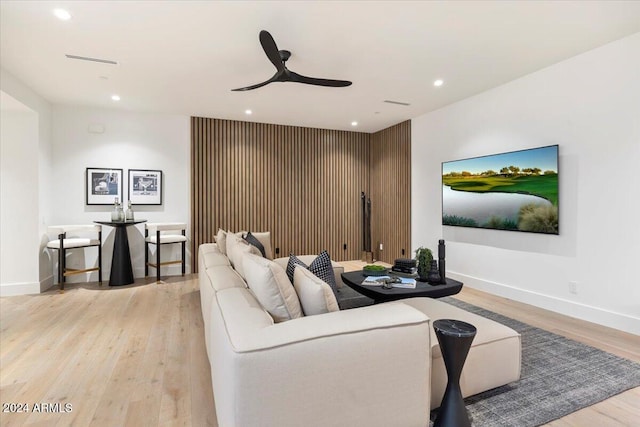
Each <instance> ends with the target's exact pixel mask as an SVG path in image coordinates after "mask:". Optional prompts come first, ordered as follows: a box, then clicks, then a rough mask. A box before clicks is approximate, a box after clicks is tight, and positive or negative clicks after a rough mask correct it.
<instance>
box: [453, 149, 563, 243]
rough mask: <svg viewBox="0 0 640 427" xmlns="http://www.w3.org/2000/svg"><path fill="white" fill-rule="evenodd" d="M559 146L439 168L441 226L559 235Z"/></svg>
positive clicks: (494, 156)
mask: <svg viewBox="0 0 640 427" xmlns="http://www.w3.org/2000/svg"><path fill="white" fill-rule="evenodd" d="M558 179H559V176H558V146H557V145H550V146H547V147H540V148H532V149H529V150H521V151H512V152H509V153H502V154H493V155H490V156H482V157H474V158H471V159H464V160H454V161H450V162H443V163H442V224H443V225H452V226H461V227H476V228H489V229H498V230H512V231H526V232H533V233H545V234H559V233H558Z"/></svg>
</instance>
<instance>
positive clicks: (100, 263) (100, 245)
mask: <svg viewBox="0 0 640 427" xmlns="http://www.w3.org/2000/svg"><path fill="white" fill-rule="evenodd" d="M98 282H99V283H100V286H102V236H101V238H100V244H99V245H98Z"/></svg>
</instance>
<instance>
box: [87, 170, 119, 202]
mask: <svg viewBox="0 0 640 427" xmlns="http://www.w3.org/2000/svg"><path fill="white" fill-rule="evenodd" d="M86 184H87V189H86V190H87V191H86V202H87V205H112V204H113V203H114V201H115V198H116V197H117V198H118V201H120V202H122V169H107V168H87V171H86Z"/></svg>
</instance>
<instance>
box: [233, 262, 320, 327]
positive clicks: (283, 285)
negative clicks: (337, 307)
mask: <svg viewBox="0 0 640 427" xmlns="http://www.w3.org/2000/svg"><path fill="white" fill-rule="evenodd" d="M242 261H243V264H244V265H243V269H244V272H245V274H246V281H247V285H249V289H251V291H252V292H253V294H254V295H255V296H256V299H257V300H258V302H260V305H262V307H263V308H264V309H265V310H266V311H267V312H268V313H269V314H270V315H271V317H273V320H274V321H275V322H276V323H278V322H284V321H286V320H291V319H296V318H298V317H302V307H300V301H299V300H298V296H297V295H296V291H295V290H294V289H293V286H291V282H289V278H288V277H287V273H286V272H285V271H284V269H283V268H282V267H280V266H279V265H278V264H276V263H275V262H273V261H271V260H268V259H266V258H263V257H262V256H261V255H251V254H246V255H244V257H243V260H242ZM329 290H331V289H329Z"/></svg>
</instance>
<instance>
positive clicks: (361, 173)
mask: <svg viewBox="0 0 640 427" xmlns="http://www.w3.org/2000/svg"><path fill="white" fill-rule="evenodd" d="M369 147H370V134H366V133H359V132H346V131H335V130H324V129H312V128H303V127H294V126H282V125H272V124H263V123H249V122H240V121H232V120H221V119H210V118H200V117H192V118H191V173H192V176H191V182H192V184H193V185H192V190H191V191H192V193H191V200H192V210H191V228H192V238H191V244H192V253H194V254H197V248H198V246H199V245H200V244H202V243H206V242H213V238H214V236H215V234H216V232H217V230H218V228H223V229H226V230H232V231H239V230H251V231H267V230H268V231H271V241H272V245H273V248H274V251H275V248H279V254H277V255H275V256H276V257H277V256H287V255H288V254H289V253H295V254H313V253H318V252H320V251H321V250H323V249H326V250H327V251H329V254H330V255H331V257H332V259H335V260H348V259H358V258H360V256H361V250H362V231H361V230H362V229H361V217H360V215H361V212H360V192H361V191H365V192H367V193H368V192H369V158H370V151H369ZM344 244H346V245H347V249H346V250H345V249H343V245H344ZM193 260H194V261H193V271H197V256H194V257H193Z"/></svg>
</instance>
